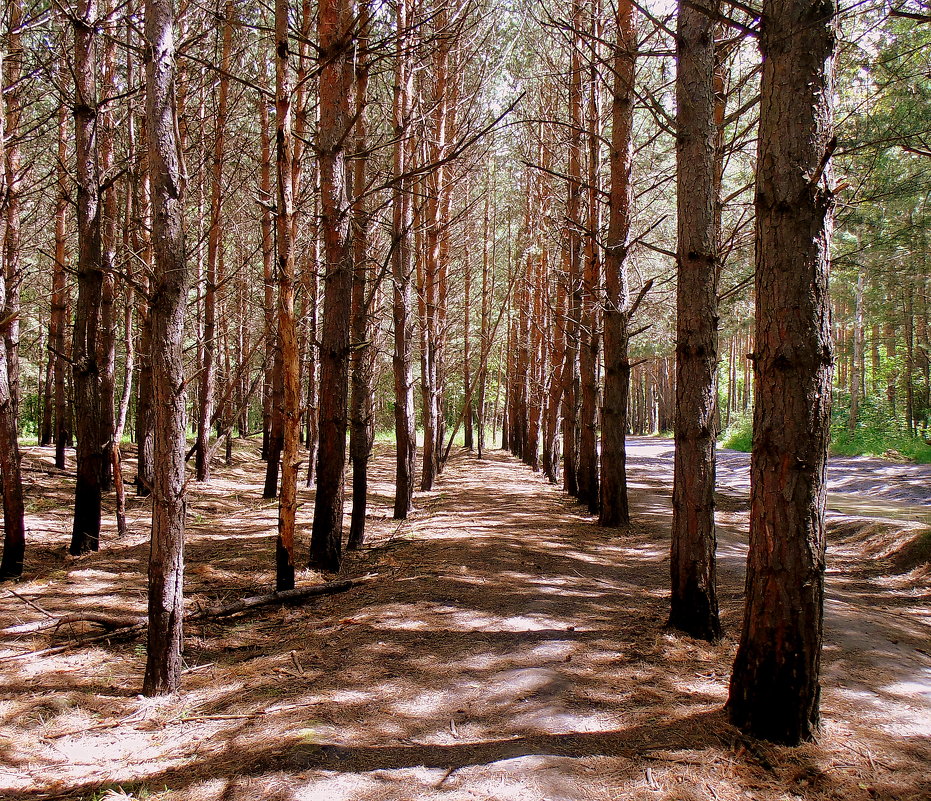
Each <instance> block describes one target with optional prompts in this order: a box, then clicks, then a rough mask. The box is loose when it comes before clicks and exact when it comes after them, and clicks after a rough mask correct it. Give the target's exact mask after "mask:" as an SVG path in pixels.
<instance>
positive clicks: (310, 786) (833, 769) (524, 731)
mask: <svg viewBox="0 0 931 801" xmlns="http://www.w3.org/2000/svg"><path fill="white" fill-rule="evenodd" d="M249 447H250V450H248V452H246V451H244V452H243V453H242V454H241V455H239V454H237V461H236V464H234V465H233V466H232V467H229V468H224V467H220V468H218V469H217V471H216V474H217V477H216V479H215V480H214V482H213V483H212V484H211V485H209V486H205V487H204V486H193V485H192V488H191V492H192V497H191V517H192V525H191V527H190V535H191V539H190V543H189V546H190V547H189V559H190V569H189V571H188V582H187V583H188V589H187V591H188V594H189V597H190V598H191V601H189V603H194V602H195V599H201V598H204V599H208V598H216V597H217V596H218V595H221V596H222V597H229V595H230V594H234V595H238V594H242V593H244V592H249V591H254V590H255V589H256V588H258V587H261V586H262V585H264V584H267V582H268V581H270V579H271V575H270V571H269V567H270V565H271V563H272V559H271V556H272V552H273V537H272V536H271V533H272V532H273V531H274V520H275V515H276V504H274V502H257V501H255V497H256V495H257V493H258V492H259V491H260V488H261V463H260V462H258V460H257V459H256V458H255V455H254V451H253V450H252V449H251V446H249ZM372 467H373V469H372V484H371V486H370V497H369V502H370V516H369V523H370V536H371V539H370V543H369V545H368V546H367V547H366V548H365V549H363V550H362V551H360V552H357V553H355V554H351V555H349V556H348V557H347V562H346V566H345V569H344V572H345V573H346V574H348V575H360V574H364V573H369V572H374V573H376V574H377V578H376V580H375V581H373V582H370V583H368V584H366V585H364V586H362V587H359V588H358V589H354V590H352V591H350V592H348V593H345V594H342V595H338V596H332V597H329V598H324V599H321V600H319V601H318V602H315V603H313V604H309V605H307V606H300V607H294V608H284V609H278V610H274V609H271V610H265V611H263V612H261V613H258V614H250V615H247V616H244V617H242V618H239V619H237V620H232V621H221V622H217V623H211V624H207V625H203V626H198V627H191V628H190V629H189V631H188V634H187V638H186V660H187V664H188V665H189V668H190V672H188V673H186V674H185V677H184V690H183V692H182V693H180V694H179V695H178V696H175V697H171V698H164V699H144V698H140V697H137V696H136V693H137V692H138V687H139V681H140V676H141V672H142V664H143V662H144V653H143V652H142V651H141V650H140V647H139V645H138V644H133V643H127V644H113V645H106V644H101V645H98V646H94V647H84V648H81V649H77V650H75V651H72V652H67V653H65V654H62V655H56V656H51V657H44V658H42V659H36V660H35V661H34V662H27V661H20V662H15V663H7V664H4V665H3V670H4V678H3V680H2V681H3V694H2V698H0V757H2V764H0V797H8V798H11V799H12V798H17V799H21V800H22V801H28V799H43V800H44V799H51V798H60V799H77V798H81V799H86V798H91V797H94V798H101V797H102V796H101V792H102V790H103V788H107V787H109V788H113V790H114V793H115V792H116V788H122V789H121V790H120V792H122V793H124V794H123V795H119V794H112V795H111V796H109V797H111V798H121V797H123V798H125V797H129V798H140V797H145V796H146V794H148V795H149V796H151V797H158V798H164V799H166V801H167V800H168V799H170V801H176V800H177V799H183V800H184V801H221V800H222V801H247V800H248V801H252V799H257V798H261V799H272V801H297V800H298V799H301V800H302V801H303V800H304V799H326V801H340V800H344V801H413V800H414V799H418V800H419V799H450V800H454V801H466V799H488V800H489V801H491V800H492V799H494V800H495V801H499V800H500V801H504V799H515V800H516V801H557V800H558V801H562V800H565V801H576V800H577V799H578V801H583V800H584V801H588V799H599V800H601V799H604V800H605V801H607V800H608V799H621V798H623V799H637V800H638V801H639V800H640V799H663V801H697V799H712V801H722V800H723V801H737V799H745V798H753V799H760V801H785V799H789V798H791V799H805V801H826V799H835V798H843V799H871V798H888V799H893V798H895V799H908V801H918V800H919V799H922V800H923V801H924V800H925V799H927V798H928V797H929V796H931V781H929V779H928V777H927V776H926V772H927V770H926V769H927V764H928V762H929V760H931V740H929V737H928V732H927V727H928V721H929V717H928V715H927V710H926V709H925V707H924V706H922V705H921V704H912V705H910V702H909V701H908V700H907V699H906V696H904V695H903V692H907V691H905V690H902V688H896V687H894V686H893V685H894V684H895V683H896V682H898V683H900V684H901V683H903V681H904V679H903V675H902V674H897V673H894V672H893V671H895V670H896V665H906V666H911V665H913V664H917V662H915V661H913V660H916V659H918V658H920V657H921V654H920V653H917V652H916V653H912V651H913V650H914V648H913V643H912V641H911V640H910V639H908V638H907V637H906V636H905V635H904V634H903V635H902V638H901V639H900V641H899V643H893V642H891V641H890V638H888V637H887V638H885V639H884V638H882V637H876V638H874V639H873V640H871V641H870V642H869V643H868V645H869V651H868V653H867V656H869V659H868V660H866V658H865V657H864V656H863V650H862V649H863V648H864V644H863V643H857V642H855V641H854V640H853V639H849V640H845V639H844V638H842V637H840V636H838V634H837V629H836V627H834V624H833V623H829V628H830V630H829V635H828V642H827V647H826V650H825V690H824V701H823V710H824V715H825V726H824V733H823V735H822V737H821V739H820V742H819V743H817V744H808V745H805V746H803V747H801V748H798V749H787V748H780V747H775V746H769V745H766V744H763V743H757V742H755V741H750V740H747V739H746V738H743V737H742V736H740V734H739V733H738V732H737V731H736V730H735V729H733V727H731V726H730V725H729V724H728V722H727V719H726V716H725V714H724V713H723V711H722V707H723V704H724V701H725V700H726V696H727V683H728V677H729V672H730V665H731V662H732V660H733V654H734V648H735V645H736V637H737V634H738V627H739V623H740V615H741V612H742V603H741V597H742V578H741V575H742V562H743V553H744V551H743V549H744V548H745V546H744V544H743V543H744V541H745V518H746V512H745V511H743V512H741V511H734V512H723V513H721V516H720V518H719V523H720V525H721V529H722V534H721V576H720V595H721V606H722V620H723V624H724V627H725V639H724V640H723V641H722V642H720V643H718V644H715V645H709V644H706V643H702V642H698V641H694V640H691V639H689V638H686V637H679V636H676V635H674V634H672V633H669V632H667V631H665V630H664V623H665V619H666V615H667V605H668V556H667V554H668V548H669V511H668V509H669V497H668V496H669V482H668V480H667V477H666V476H665V475H663V474H662V472H661V468H660V467H659V466H658V465H656V464H655V463H645V464H643V465H640V464H638V462H637V457H636V454H632V458H631V471H630V477H631V480H632V485H633V486H632V492H631V495H632V502H633V509H634V516H635V523H634V525H633V526H632V527H631V528H630V529H629V530H625V531H616V530H605V529H600V528H598V527H597V526H596V525H595V524H594V520H593V519H592V518H591V517H590V516H589V515H587V514H586V513H585V511H584V510H583V509H582V507H580V506H579V505H578V504H576V503H575V502H574V501H572V500H570V499H569V498H567V497H566V496H565V495H564V494H563V493H562V491H561V490H560V489H559V488H557V487H554V486H550V485H548V484H547V483H546V482H545V481H544V480H543V479H542V477H541V476H540V475H539V474H534V473H533V472H532V471H530V469H529V468H527V467H526V466H524V465H522V464H520V463H519V462H517V460H515V459H513V458H511V457H510V456H506V455H504V454H503V453H501V452H500V451H492V452H490V453H489V454H488V458H487V459H485V460H483V461H478V460H477V459H475V458H474V457H473V456H471V455H468V454H465V453H462V452H459V453H457V454H455V455H454V457H453V458H452V460H451V462H450V464H449V465H448V466H447V469H446V471H445V472H444V474H443V475H442V477H441V479H440V481H439V482H438V485H437V488H436V489H435V490H434V491H432V492H429V493H417V495H416V499H415V504H416V506H417V512H416V513H415V514H414V515H413V517H412V518H411V519H410V520H409V521H406V522H404V523H402V524H400V525H399V524H398V523H396V522H395V521H392V520H391V519H390V505H391V497H392V476H393V472H392V467H393V458H392V454H391V452H390V448H388V447H387V446H385V445H379V446H378V451H377V456H376V459H375V461H374V463H373V466H372ZM654 470H655V471H657V472H653V471H654ZM310 498H311V493H309V492H307V491H302V500H303V506H302V509H301V512H300V515H301V517H300V520H301V522H302V530H303V531H304V534H305V538H304V541H302V543H301V544H300V546H299V547H300V549H301V551H300V552H301V553H303V552H304V549H306V537H307V536H309V529H307V528H306V525H307V522H308V520H309V516H310V513H311V512H312V503H310V502H309V501H310ZM347 509H348V506H347ZM136 514H137V519H138V521H139V526H140V531H139V533H138V534H137V535H135V536H134V537H133V538H130V539H129V540H127V541H125V542H123V543H120V542H115V541H109V542H108V543H107V546H106V550H105V551H101V553H100V554H94V555H90V556H88V557H82V559H80V560H78V561H77V562H74V563H73V564H72V563H69V562H67V560H66V562H65V563H64V564H63V563H62V561H61V558H60V557H57V556H55V553H54V552H53V551H52V550H51V549H50V550H49V551H48V552H47V553H44V554H43V553H40V552H38V551H39V550H41V549H37V551H36V552H35V553H34V554H33V558H34V559H36V560H37V561H39V562H40V563H41V559H45V560H47V564H48V567H47V568H42V569H41V570H40V575H38V576H37V577H35V578H34V579H32V580H30V581H29V582H27V583H24V584H23V585H20V590H19V591H20V592H21V593H22V594H23V595H24V597H29V598H31V599H35V601H36V602H37V603H39V604H40V605H42V606H43V608H45V609H49V610H51V611H53V612H54V613H58V612H60V611H65V610H66V609H67V608H68V607H67V605H66V604H67V603H75V601H76V596H74V595H73V593H74V592H75V591H77V590H78V589H79V588H80V590H81V591H82V594H81V595H80V598H79V600H77V603H79V604H83V605H84V607H85V608H88V607H89V608H105V609H111V610H115V611H116V610H119V611H136V612H138V611H139V610H140V608H141V606H142V605H143V604H144V594H143V593H142V587H143V586H144V582H143V581H142V579H141V569H142V565H143V564H144V562H143V560H144V557H145V547H144V534H143V530H142V529H143V522H144V521H143V520H142V519H141V518H139V517H138V515H140V514H141V507H137V511H136ZM742 538H743V539H742ZM855 545H856V542H855V541H854V540H851V543H850V548H851V553H854V552H855V551H856V548H855V547H854V546H855ZM857 564H861V566H862V559H861V560H860V562H859V563H858V562H857V561H856V560H854V559H853V557H851V559H850V566H851V567H853V566H856V565H857ZM839 567H841V565H840V563H832V569H835V568H839ZM844 569H846V568H844ZM63 574H64V575H63ZM72 577H73V578H72ZM846 578H849V579H850V580H851V581H853V580H857V581H859V580H866V579H869V580H872V578H871V576H868V575H867V576H864V575H863V574H862V572H860V573H854V574H851V575H850V576H848V577H846ZM308 580H319V577H315V576H313V575H310V574H309V573H307V572H306V571H304V572H302V573H301V575H300V576H299V581H300V582H302V583H305V582H307V581H308ZM70 586H73V589H71V590H68V591H69V592H71V593H72V594H71V595H66V594H64V592H65V590H67V588H68V587H70ZM922 587H923V589H922V590H920V591H919V592H914V593H912V594H911V595H909V593H908V590H907V587H904V586H903V587H900V588H899V589H896V588H895V587H886V589H885V595H883V596H882V601H883V603H886V604H889V603H891V602H892V601H890V599H895V603H896V604H900V605H898V606H897V607H896V614H897V615H898V616H899V617H900V618H901V620H902V625H903V627H904V626H906V624H907V625H908V626H921V625H923V624H921V623H919V622H917V620H916V619H915V618H916V616H917V615H918V614H919V613H921V610H924V612H925V613H926V612H927V596H926V595H925V596H922V595H921V593H927V582H926V581H925V583H924V584H923V585H922ZM844 589H847V587H845V588H844ZM849 589H850V596H849V598H843V599H842V598H841V596H839V595H837V596H833V597H835V598H836V599H837V603H840V602H841V601H843V602H849V603H851V604H852V605H853V606H852V608H851V611H852V612H853V613H855V614H850V615H842V618H846V619H849V620H853V619H855V618H858V617H860V616H861V615H863V614H865V612H866V610H867V607H875V606H877V605H878V603H879V601H878V598H879V596H878V595H876V594H875V593H874V594H872V595H870V594H869V593H863V592H860V590H857V589H856V588H855V587H853V586H852V585H851V587H850V588H849ZM855 590H856V591H855ZM871 592H872V590H871ZM876 592H878V590H877V591H876ZM2 601H3V604H5V607H6V608H9V609H14V608H15V609H16V612H17V614H18V615H20V617H25V615H26V613H27V612H28V611H29V610H25V609H24V608H23V606H22V604H21V603H20V602H19V601H18V600H16V599H12V598H11V599H7V598H3V599H2ZM832 603H835V601H834V600H832V601H831V602H829V615H831V614H834V612H832V611H831V604H832ZM3 608H4V607H3V606H2V605H0V612H2V611H3ZM841 611H843V610H841ZM870 611H871V612H872V611H873V610H870ZM839 613H840V612H839ZM37 617H41V616H38V615H37ZM0 622H2V621H0ZM916 631H917V629H916ZM59 637H60V635H59ZM39 644H40V643H39V642H38V641H36V642H35V645H39ZM20 647H21V646H20ZM897 647H898V648H899V650H896V649H897ZM874 651H875V654H874V653H873V652H874ZM916 654H917V656H916ZM880 658H882V659H883V660H885V661H880ZM908 669H910V667H909V668H908ZM7 789H8V790H9V794H8V795H6V796H4V795H3V793H4V790H7Z"/></svg>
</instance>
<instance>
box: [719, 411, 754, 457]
mask: <svg viewBox="0 0 931 801" xmlns="http://www.w3.org/2000/svg"><path fill="white" fill-rule="evenodd" d="M721 447H722V448H730V450H732V451H743V452H744V453H750V451H751V450H752V449H753V414H752V413H751V412H747V413H746V414H739V415H737V416H736V417H735V418H734V420H733V421H732V422H731V424H730V425H729V426H728V427H727V428H726V429H725V430H724V432H723V433H722V434H721Z"/></svg>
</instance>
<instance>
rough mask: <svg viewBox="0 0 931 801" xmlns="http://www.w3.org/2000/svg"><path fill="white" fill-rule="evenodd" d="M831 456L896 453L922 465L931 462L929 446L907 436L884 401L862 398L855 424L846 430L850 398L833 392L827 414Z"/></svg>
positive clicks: (848, 419)
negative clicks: (831, 403)
mask: <svg viewBox="0 0 931 801" xmlns="http://www.w3.org/2000/svg"><path fill="white" fill-rule="evenodd" d="M831 453H833V454H835V455H836V456H883V455H886V454H890V455H891V454H899V455H901V456H904V457H905V458H907V459H911V460H912V461H915V462H920V463H922V464H929V463H931V445H928V444H927V443H926V442H925V441H924V440H922V439H920V438H918V437H913V436H911V435H910V434H909V433H908V431H907V430H906V429H905V425H904V422H903V421H901V420H899V419H897V418H895V417H893V415H892V413H891V410H890V409H889V406H888V404H887V403H886V401H885V400H884V399H881V398H875V397H870V396H867V397H865V398H862V399H861V400H860V403H859V407H858V410H857V425H856V427H855V429H854V430H853V431H852V432H851V430H850V395H849V394H848V393H845V392H837V393H835V397H834V410H833V413H832V415H831Z"/></svg>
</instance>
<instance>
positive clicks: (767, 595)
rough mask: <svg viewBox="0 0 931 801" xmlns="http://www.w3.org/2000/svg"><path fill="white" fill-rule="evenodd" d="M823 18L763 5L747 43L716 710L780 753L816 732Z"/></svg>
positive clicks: (827, 343)
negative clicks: (748, 326)
mask: <svg viewBox="0 0 931 801" xmlns="http://www.w3.org/2000/svg"><path fill="white" fill-rule="evenodd" d="M834 13H835V12H834V8H833V6H831V5H826V4H824V3H820V2H811V0H778V2H777V0H767V1H766V2H765V3H764V5H763V16H764V18H765V20H766V24H765V25H764V26H763V30H762V34H761V38H760V49H761V51H762V53H763V74H762V83H761V94H762V105H761V118H760V134H759V146H758V150H759V152H758V158H757V179H756V214H757V218H756V219H757V222H756V237H757V251H756V252H757V259H756V262H757V263H756V320H757V328H756V347H755V353H754V357H753V363H754V372H755V376H756V390H755V398H754V400H755V406H754V435H753V458H752V462H751V482H752V483H751V511H750V554H749V557H748V559H747V585H746V586H747V590H746V608H745V614H744V625H743V631H742V633H741V638H740V646H739V648H738V651H737V657H736V659H735V662H734V672H733V675H732V677H731V686H730V697H729V699H728V708H729V711H730V716H731V720H732V721H733V722H734V724H735V725H737V726H738V727H740V728H741V729H742V730H743V731H745V732H747V733H750V734H753V735H754V736H757V737H763V738H766V739H769V740H774V741H776V742H781V743H786V744H797V743H799V742H801V741H803V740H808V739H811V737H812V736H813V735H814V732H815V730H816V728H817V726H818V720H819V711H818V703H819V695H820V686H819V670H820V663H821V641H822V622H823V621H822V617H823V601H824V548H825V541H824V504H825V466H826V463H827V448H828V439H829V427H830V411H831V358H832V354H831V328H830V303H829V299H828V258H829V256H828V251H829V242H830V228H831V205H832V195H831V191H830V172H829V170H828V169H827V165H828V162H829V159H830V155H831V150H832V147H833V141H832V140H831V123H832V119H831V118H832V114H831V104H832V95H833V91H834V81H833V56H834V48H835V44H836V30H835V18H834Z"/></svg>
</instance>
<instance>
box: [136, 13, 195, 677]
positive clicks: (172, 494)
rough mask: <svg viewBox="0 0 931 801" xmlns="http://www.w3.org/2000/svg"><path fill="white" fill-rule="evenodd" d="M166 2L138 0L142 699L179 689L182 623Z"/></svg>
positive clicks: (181, 479)
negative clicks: (145, 287) (146, 273)
mask: <svg viewBox="0 0 931 801" xmlns="http://www.w3.org/2000/svg"><path fill="white" fill-rule="evenodd" d="M173 27H174V10H173V3H172V0H146V4H145V38H146V42H145V57H146V133H147V137H146V139H147V142H148V158H149V174H150V176H151V181H152V204H153V215H152V243H153V248H154V262H155V270H154V279H153V287H152V290H153V291H152V306H151V315H152V384H153V389H154V398H155V404H154V406H155V409H154V411H155V471H154V472H155V480H154V483H153V486H152V495H153V498H152V545H151V550H150V552H149V610H148V613H149V630H148V647H147V655H146V668H145V681H144V684H143V692H145V694H146V695H160V694H162V693H170V692H174V691H176V690H177V689H178V687H179V685H180V683H181V645H182V626H183V622H184V595H183V587H184V522H185V521H184V514H185V498H184V495H185V492H184V485H185V469H184V455H185V450H186V446H185V437H184V434H185V419H184V412H185V392H184V383H185V382H184V365H183V362H182V344H183V337H184V314H185V308H186V299H187V291H188V284H189V280H190V279H189V276H188V268H187V264H186V258H185V251H184V227H183V225H182V219H181V215H182V209H183V194H184V184H183V180H182V175H181V171H182V166H181V163H180V150H179V143H178V141H177V135H176V131H177V117H176V114H177V108H176V105H175V50H174V35H173Z"/></svg>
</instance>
